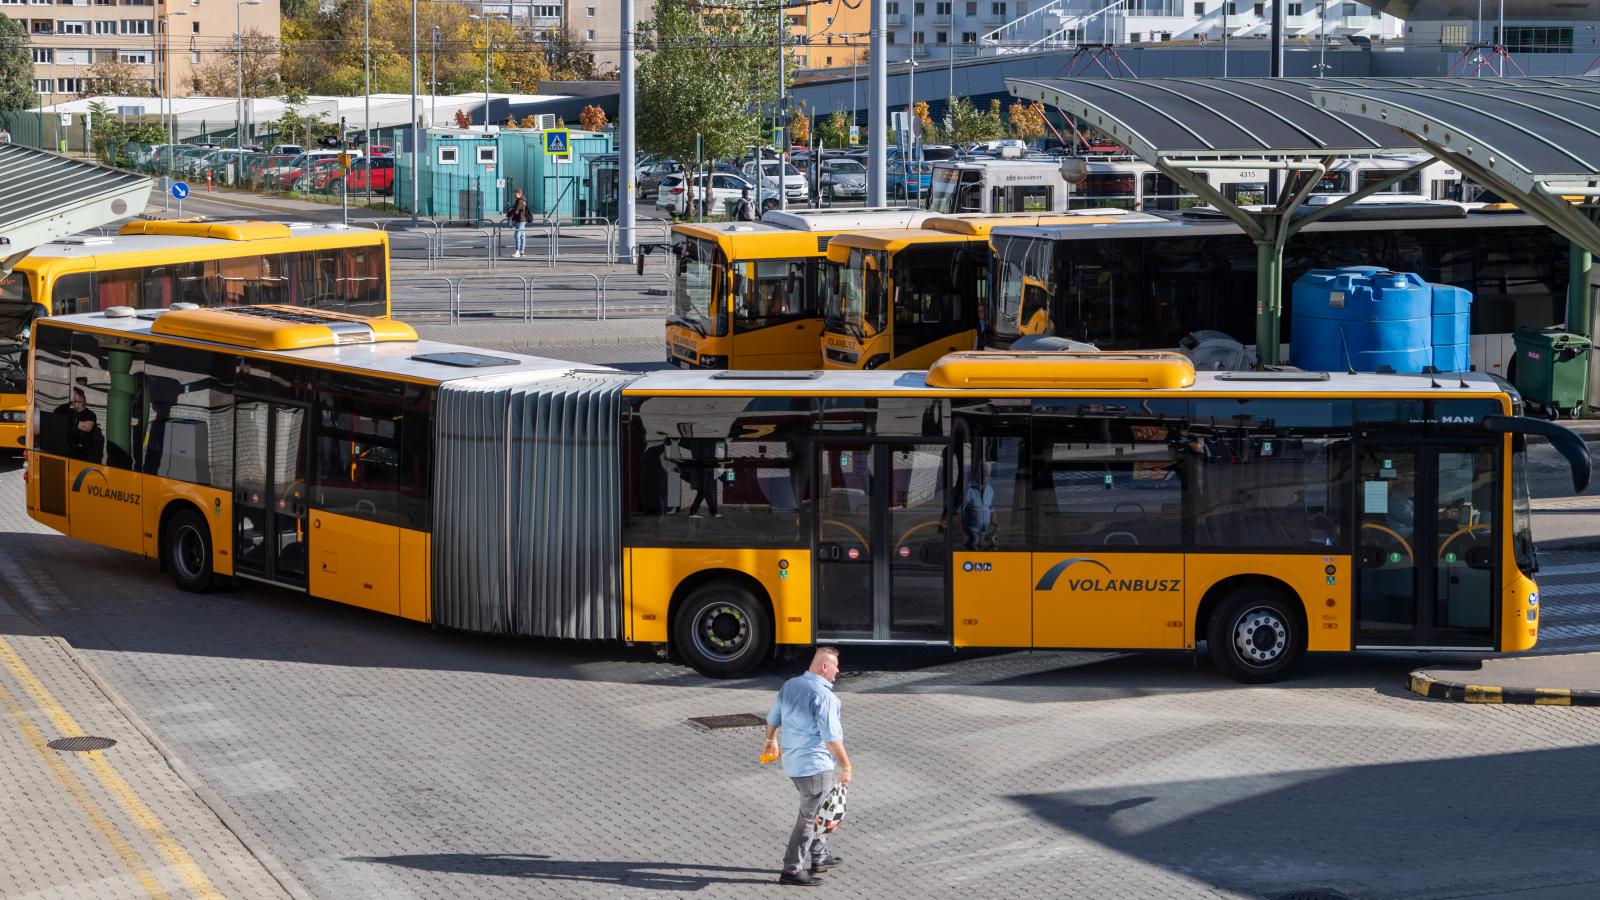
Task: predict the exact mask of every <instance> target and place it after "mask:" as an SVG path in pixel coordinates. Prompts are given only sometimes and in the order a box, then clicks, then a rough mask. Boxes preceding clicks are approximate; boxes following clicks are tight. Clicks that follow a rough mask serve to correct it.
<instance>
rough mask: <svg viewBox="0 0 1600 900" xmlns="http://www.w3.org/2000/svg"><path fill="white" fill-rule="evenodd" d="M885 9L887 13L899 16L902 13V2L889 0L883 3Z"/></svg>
mask: <svg viewBox="0 0 1600 900" xmlns="http://www.w3.org/2000/svg"><path fill="white" fill-rule="evenodd" d="M883 11H884V13H885V14H886V15H891V16H898V15H900V4H899V3H898V2H896V0H889V2H888V3H885V4H883Z"/></svg>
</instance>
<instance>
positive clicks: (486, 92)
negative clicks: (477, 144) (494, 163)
mask: <svg viewBox="0 0 1600 900" xmlns="http://www.w3.org/2000/svg"><path fill="white" fill-rule="evenodd" d="M501 15H502V14H501V13H490V12H486V13H484V14H483V15H481V16H467V18H469V19H471V20H473V21H474V22H476V21H477V20H479V19H482V20H483V133H484V134H488V133H489V48H490V46H491V42H490V37H489V20H490V19H498V18H500V16H501Z"/></svg>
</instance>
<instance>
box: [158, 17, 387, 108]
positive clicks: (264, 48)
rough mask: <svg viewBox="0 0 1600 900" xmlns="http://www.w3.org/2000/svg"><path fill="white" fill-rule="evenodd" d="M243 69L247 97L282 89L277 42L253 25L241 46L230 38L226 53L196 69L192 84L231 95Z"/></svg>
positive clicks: (204, 91) (202, 92)
mask: <svg viewBox="0 0 1600 900" xmlns="http://www.w3.org/2000/svg"><path fill="white" fill-rule="evenodd" d="M241 72H242V73H243V80H244V95H245V96H246V97H271V96H273V95H274V94H276V93H277V92H278V91H279V90H281V87H280V85H279V79H280V76H279V61H278V42H277V41H276V40H274V39H272V38H271V37H269V36H267V35H265V34H262V33H261V32H259V31H257V30H256V29H254V28H252V29H250V30H249V31H246V32H245V33H244V41H243V45H242V47H237V48H236V47H234V46H232V44H231V42H230V45H229V47H228V51H227V52H226V53H217V54H215V55H213V56H212V57H211V59H210V60H209V61H207V62H206V63H205V64H203V65H201V66H200V67H199V68H197V69H195V71H194V75H193V77H192V78H190V80H189V86H190V88H192V89H193V90H194V92H195V93H196V94H197V95H199V96H202V97H232V96H234V94H235V93H237V92H238V90H239V81H240V73H241ZM358 74H359V72H358ZM359 87H360V85H357V88H358V89H359Z"/></svg>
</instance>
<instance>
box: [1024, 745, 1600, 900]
mask: <svg viewBox="0 0 1600 900" xmlns="http://www.w3.org/2000/svg"><path fill="white" fill-rule="evenodd" d="M1373 755H1374V756H1375V757H1380V756H1381V752H1380V748H1378V747H1374V754H1373ZM1597 765H1600V749H1597V748H1595V747H1573V748H1565V749H1558V750H1535V751H1528V752H1522V753H1503V754H1490V755H1485V756H1479V757H1470V758H1462V759H1430V760H1426V761H1421V762H1393V763H1377V764H1375V765H1369V766H1350V767H1343V768H1335V769H1312V770H1305V771H1291V772H1274V773H1269V774H1262V775H1254V776H1241V777H1234V778H1215V779H1195V780H1184V781H1172V782H1164V783H1147V784H1136V785H1129V786H1126V787H1117V788H1105V789H1095V790H1083V791H1065V792H1060V793H1047V794H1017V795H1013V796H1012V797H1011V798H1010V799H1011V800H1012V802H1014V803H1016V804H1017V805H1019V806H1021V807H1022V808H1023V809H1026V810H1027V811H1028V812H1029V813H1031V814H1032V815H1033V816H1035V817H1036V818H1037V819H1039V820H1040V821H1041V822H1044V823H1047V824H1049V825H1051V826H1054V827H1056V828H1059V829H1061V830H1062V831H1066V832H1069V833H1072V834H1076V835H1081V836H1083V837H1085V838H1089V839H1091V840H1093V841H1096V842H1098V843H1100V844H1102V845H1104V846H1105V847H1107V848H1109V849H1111V850H1113V851H1115V852H1117V853H1119V854H1126V855H1128V856H1132V857H1135V858H1138V859H1141V860H1144V861H1145V862H1147V863H1149V864H1151V865H1155V866H1160V867H1163V868H1165V869H1168V870H1170V871H1173V872H1176V873H1181V874H1183V875H1184V876H1187V877H1189V878H1195V879H1199V880H1202V881H1204V882H1206V883H1207V884H1209V885H1211V886H1212V887H1214V888H1216V889H1217V890H1219V891H1224V892H1238V893H1241V894H1246V895H1251V896H1259V895H1262V894H1265V895H1267V896H1273V895H1277V894H1280V893H1286V892H1289V891H1292V890H1310V889H1314V888H1324V889H1328V888H1331V889H1336V890H1341V891H1344V892H1345V893H1347V894H1348V895H1350V896H1387V897H1423V896H1427V897H1458V896H1481V895H1484V894H1490V893H1495V894H1498V893H1501V892H1513V891H1516V890H1524V891H1530V892H1531V891H1534V890H1536V889H1538V888H1541V887H1556V886H1569V885H1574V884H1584V883H1591V882H1600V783H1597V782H1596V780H1595V779H1594V777H1593V773H1594V771H1595V768H1596V766H1597ZM1220 798H1235V799H1232V800H1230V801H1228V802H1219V799H1220ZM1362 836H1365V839H1363V838H1362ZM1494 847H1500V848H1501V849H1500V850H1491V849H1490V848H1494ZM1334 848H1338V849H1337V850H1335V849H1334ZM1503 854H1511V855H1513V856H1515V858H1516V862H1515V864H1514V865H1508V860H1507V859H1506V858H1505V857H1504V855H1503ZM1512 873H1515V874H1512ZM1519 896H1520V894H1519ZM1529 896H1533V894H1532V893H1530V894H1529ZM1590 896H1594V895H1593V894H1591V895H1590Z"/></svg>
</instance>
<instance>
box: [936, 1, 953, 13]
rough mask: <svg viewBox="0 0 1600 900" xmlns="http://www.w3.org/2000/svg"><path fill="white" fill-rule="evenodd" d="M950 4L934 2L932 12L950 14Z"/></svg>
mask: <svg viewBox="0 0 1600 900" xmlns="http://www.w3.org/2000/svg"><path fill="white" fill-rule="evenodd" d="M950 6H951V4H949V3H935V4H934V5H933V14H934V15H936V16H948V15H950Z"/></svg>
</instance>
